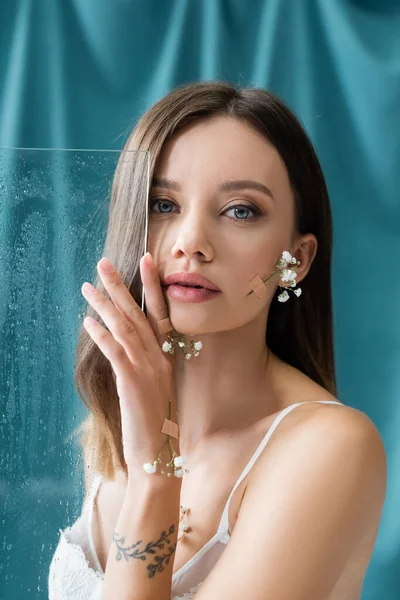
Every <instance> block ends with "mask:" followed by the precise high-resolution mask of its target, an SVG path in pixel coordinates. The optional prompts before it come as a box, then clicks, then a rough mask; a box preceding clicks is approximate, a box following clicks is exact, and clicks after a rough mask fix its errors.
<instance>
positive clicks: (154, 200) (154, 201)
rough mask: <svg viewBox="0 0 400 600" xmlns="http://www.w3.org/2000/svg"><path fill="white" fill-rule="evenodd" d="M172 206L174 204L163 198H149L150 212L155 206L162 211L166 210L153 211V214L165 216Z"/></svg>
mask: <svg viewBox="0 0 400 600" xmlns="http://www.w3.org/2000/svg"><path fill="white" fill-rule="evenodd" d="M172 204H174V203H173V202H171V200H166V199H165V198H151V199H150V210H153V209H154V207H155V206H157V205H158V206H159V207H163V209H165V208H167V210H163V209H162V210H161V209H160V210H155V211H154V212H156V213H158V214H161V215H167V214H169V213H170V212H171V210H169V209H170V208H171V207H172Z"/></svg>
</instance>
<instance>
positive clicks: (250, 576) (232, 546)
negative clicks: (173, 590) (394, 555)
mask: <svg viewBox="0 0 400 600" xmlns="http://www.w3.org/2000/svg"><path fill="white" fill-rule="evenodd" d="M320 399H321V400H322V399H323V398H321V396H320ZM253 471H254V472H253V476H252V478H251V479H249V481H248V485H247V487H246V490H245V492H244V495H243V499H242V503H241V506H240V510H239V514H238V517H237V521H236V523H235V527H234V530H233V532H232V537H231V540H230V541H229V544H227V548H226V549H225V550H224V553H223V554H222V557H221V558H220V559H219V561H218V563H217V565H216V566H215V568H214V569H213V570H212V572H211V574H210V575H209V576H208V577H207V579H206V581H205V583H204V584H203V587H202V588H201V590H200V592H199V600H200V598H201V599H203V598H204V599H206V598H208V597H210V598H214V597H219V596H220V595H222V593H224V594H225V595H226V596H229V598H232V599H236V598H242V597H243V596H244V595H245V594H246V593H247V595H248V594H249V593H250V596H251V597H252V598H253V600H258V599H260V600H262V598H265V597H266V596H267V595H268V597H271V598H275V597H280V598H283V597H285V598H299V599H300V598H307V599H308V600H317V599H321V598H328V597H329V598H333V597H335V598H339V597H344V595H343V590H345V595H346V597H349V598H350V597H356V595H355V592H354V594H353V592H352V591H351V590H350V588H351V589H353V588H354V586H355V585H356V586H357V589H358V588H361V584H362V579H363V575H364V572H365V569H366V568H367V564H368V559H369V556H370V553H371V552H372V547H373V541H374V539H375V535H376V531H377V528H378V526H379V521H380V516H381V511H382V507H383V503H384V498H385V489H386V456H385V451H384V448H383V443H382V440H381V437H380V435H379V432H378V430H377V428H376V427H375V425H374V424H373V422H372V421H371V419H370V418H369V417H368V416H367V415H366V414H365V413H363V412H362V411H359V410H357V409H354V408H351V407H348V406H346V405H344V404H339V403H338V404H336V405H335V404H317V403H316V402H310V403H308V402H306V403H305V404H302V405H299V406H296V407H295V408H294V409H293V410H291V411H290V412H288V414H286V415H285V416H284V418H283V420H281V421H280V422H279V424H278V426H277V427H276V429H275V430H274V432H273V435H272V436H271V437H270V439H269V441H268V444H267V446H266V447H265V448H264V450H263V452H262V453H261V455H260V456H259V459H258V460H257V461H256V463H255V465H254V467H253ZM244 548H245V549H246V556H245V560H244V559H243V549H244ZM260 567H261V568H260ZM288 573H290V577H288V576H287V574H288ZM337 586H338V587H337ZM352 586H353V587H352ZM339 587H341V588H342V591H341V592H337V593H336V592H335V591H334V590H335V588H336V590H338V589H339ZM334 594H335V595H334ZM349 594H353V595H349ZM196 597H197V596H196ZM357 597H358V596H357Z"/></svg>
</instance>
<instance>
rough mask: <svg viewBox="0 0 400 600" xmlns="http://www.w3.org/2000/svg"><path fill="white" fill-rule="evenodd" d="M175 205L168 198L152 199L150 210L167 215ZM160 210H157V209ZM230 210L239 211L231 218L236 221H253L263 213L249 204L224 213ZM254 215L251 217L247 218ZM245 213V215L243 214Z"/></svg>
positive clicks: (239, 205)
mask: <svg viewBox="0 0 400 600" xmlns="http://www.w3.org/2000/svg"><path fill="white" fill-rule="evenodd" d="M174 205H175V203H174V202H172V201H171V200H167V199H166V198H151V199H150V210H151V211H152V212H155V213H157V214H159V215H163V214H164V215H167V214H170V213H171V212H172V207H173V206H174ZM156 206H157V208H158V209H159V210H155V207H156ZM230 210H234V211H237V212H236V213H235V216H233V217H231V218H232V219H233V220H234V221H236V222H238V221H242V222H246V221H251V220H253V219H257V217H259V216H260V215H261V211H260V210H259V209H258V208H256V207H255V206H250V205H248V204H235V205H233V206H230V207H229V208H227V209H226V210H225V211H224V212H225V213H226V212H229V211H230ZM249 212H250V213H252V215H251V216H246V215H248V214H249ZM243 213H244V214H243Z"/></svg>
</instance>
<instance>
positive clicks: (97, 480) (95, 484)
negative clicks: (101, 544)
mask: <svg viewBox="0 0 400 600" xmlns="http://www.w3.org/2000/svg"><path fill="white" fill-rule="evenodd" d="M102 480H103V476H102V475H101V473H96V474H95V476H94V477H93V481H92V485H91V487H90V493H89V497H88V499H87V504H86V506H87V528H88V529H87V537H88V540H89V548H90V552H91V554H92V559H93V563H94V565H95V568H96V569H97V570H98V571H100V572H101V573H102V572H103V569H102V568H101V565H100V561H99V558H98V556H97V552H96V548H95V546H94V541H93V533H92V527H93V507H94V502H95V500H96V496H97V493H98V491H99V489H100V484H101V482H102Z"/></svg>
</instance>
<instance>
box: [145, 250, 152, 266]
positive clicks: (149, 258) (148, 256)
mask: <svg viewBox="0 0 400 600" xmlns="http://www.w3.org/2000/svg"><path fill="white" fill-rule="evenodd" d="M144 259H145V261H146V264H148V265H149V267H154V261H153V257H152V256H151V254H150V252H146V254H145V256H144Z"/></svg>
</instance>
